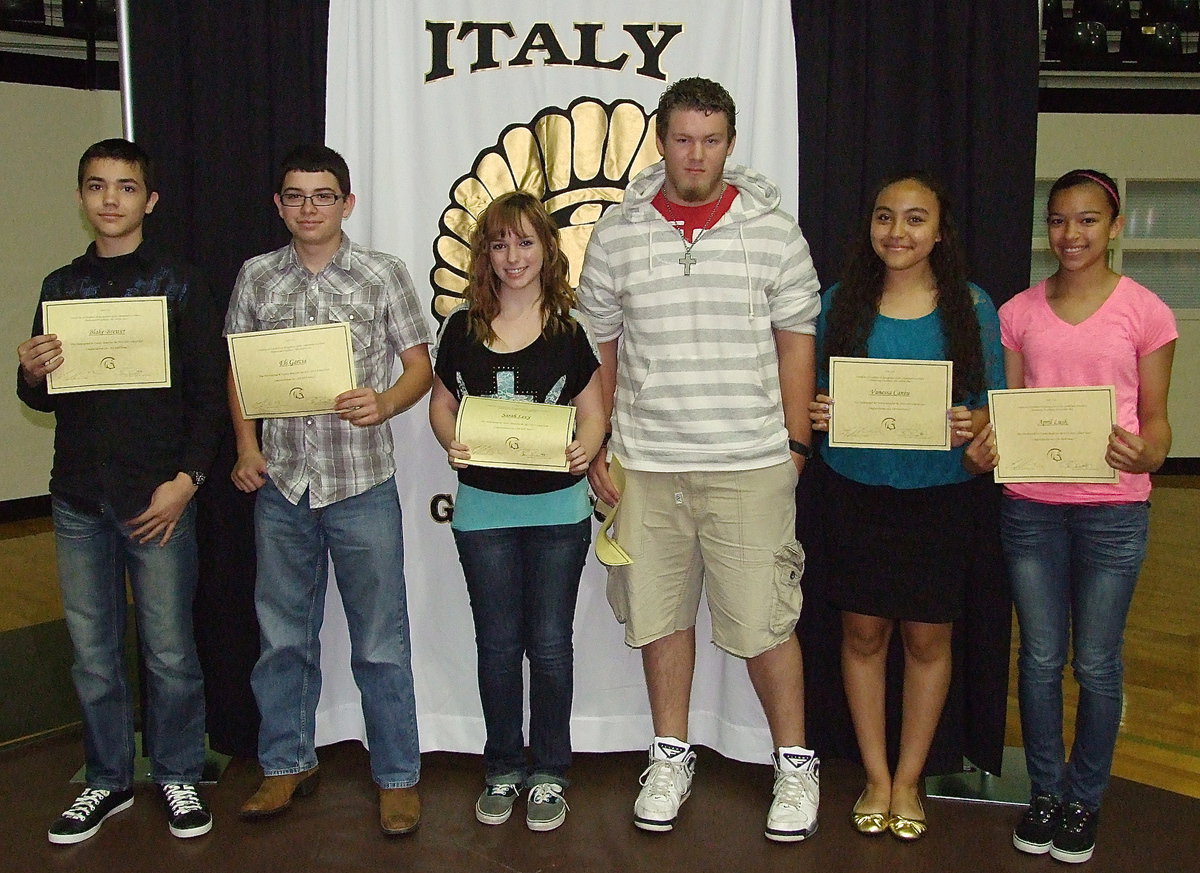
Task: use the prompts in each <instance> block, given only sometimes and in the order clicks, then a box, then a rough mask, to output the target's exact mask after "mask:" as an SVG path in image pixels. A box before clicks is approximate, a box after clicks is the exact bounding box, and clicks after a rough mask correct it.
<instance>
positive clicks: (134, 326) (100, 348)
mask: <svg viewBox="0 0 1200 873" xmlns="http://www.w3.org/2000/svg"><path fill="white" fill-rule="evenodd" d="M42 326H43V330H45V332H46V333H52V334H54V335H56V336H57V337H58V339H59V341H60V342H61V343H62V358H63V360H62V364H61V365H60V366H59V367H58V369H57V370H55V371H54V372H53V373H50V374H49V375H48V376H47V377H46V390H47V391H48V392H49V393H50V394H67V393H69V392H72V391H115V390H118V389H126V388H170V387H171V347H170V343H169V342H168V340H167V337H168V336H169V333H168V330H167V298H166V297H98V298H93V299H91V300H47V301H44V302H43V303H42Z"/></svg>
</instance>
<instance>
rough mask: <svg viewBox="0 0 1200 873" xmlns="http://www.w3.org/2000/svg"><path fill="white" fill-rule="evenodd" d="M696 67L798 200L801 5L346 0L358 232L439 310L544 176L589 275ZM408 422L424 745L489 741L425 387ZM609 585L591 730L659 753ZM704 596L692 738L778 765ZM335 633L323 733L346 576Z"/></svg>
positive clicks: (412, 612)
mask: <svg viewBox="0 0 1200 873" xmlns="http://www.w3.org/2000/svg"><path fill="white" fill-rule="evenodd" d="M697 75H698V76H705V77H707V78H710V79H715V80H716V81H719V82H721V83H722V84H723V85H724V86H725V87H726V88H727V89H728V90H729V92H730V93H731V94H732V95H733V98H734V100H735V102H736V103H737V107H738V114H737V143H736V147H735V150H734V153H733V156H732V158H731V160H732V161H734V162H736V163H743V164H748V165H750V166H752V167H754V168H755V169H757V170H760V171H762V172H764V173H765V174H767V175H768V176H769V177H771V178H772V179H773V180H774V181H775V182H776V183H777V184H778V185H779V186H780V188H781V190H782V192H783V202H784V208H786V209H788V210H789V211H791V212H793V213H794V212H795V207H796V198H797V192H798V184H797V178H796V172H797V169H796V168H797V149H798V141H797V139H798V137H797V128H796V112H797V108H796V62H795V47H794V44H793V39H792V21H791V12H790V7H789V4H788V3H786V2H783V0H758V2H753V0H744V2H725V3H720V4H702V3H696V2H694V0H693V2H679V0H609V2H606V3H603V4H597V3H595V2H582V0H569V2H568V0H556V2H548V0H547V2H529V0H513V2H507V3H499V2H494V0H492V2H485V0H474V2H471V0H436V2H435V0H414V2H407V3H400V2H387V3H382V2H378V3H376V2H367V0H363V2H353V0H332V2H331V3H330V20H329V58H328V82H327V92H326V142H327V143H328V144H329V145H330V146H332V147H333V148H335V149H337V150H338V151H340V152H341V153H342V154H343V155H345V157H346V159H347V161H348V162H349V164H350V174H351V179H352V184H353V188H354V191H355V192H356V193H357V195H358V205H357V207H356V209H355V211H354V215H353V217H352V218H351V220H350V221H349V222H348V223H347V231H348V233H349V234H350V236H351V237H352V238H353V239H355V240H356V241H357V242H360V243H363V244H365V245H369V246H371V247H372V248H376V249H381V250H383V251H387V252H392V253H395V254H397V255H399V256H400V257H401V258H403V259H404V261H405V262H406V263H407V265H408V267H409V270H410V271H411V273H412V275H413V277H414V279H415V280H416V282H417V285H418V290H419V291H420V292H421V293H425V294H427V295H428V301H429V304H428V306H429V308H428V312H429V314H430V318H431V321H436V319H437V318H438V317H440V315H441V314H444V313H445V312H447V311H448V310H449V308H450V307H451V306H453V305H454V303H455V300H456V297H457V295H459V294H460V293H461V291H462V289H463V287H464V286H465V271H464V267H465V266H466V257H467V252H466V244H465V242H464V240H465V239H466V235H467V233H468V232H469V228H470V224H471V222H472V220H473V216H474V215H476V214H478V211H479V210H480V209H482V208H483V207H484V206H486V205H487V203H488V202H490V201H491V200H492V199H493V198H494V197H496V196H497V195H499V194H500V193H503V192H505V191H509V190H513V189H514V188H517V187H522V188H525V189H527V190H532V191H536V192H537V193H539V195H540V196H541V197H542V199H543V201H544V202H545V203H546V205H547V207H548V209H549V210H550V212H551V214H552V215H554V216H555V218H556V220H557V221H558V224H559V226H560V227H561V228H562V232H563V238H564V249H565V250H566V251H567V253H568V256H569V257H570V258H571V261H572V270H571V275H572V281H574V280H575V278H576V277H577V276H578V274H579V267H580V263H579V262H580V260H581V259H582V255H583V250H584V247H585V246H586V244H587V238H588V236H589V235H590V232H591V226H592V224H593V223H594V222H595V220H596V219H597V218H598V217H599V215H600V214H601V212H602V211H603V209H604V208H606V207H607V206H608V205H609V204H611V203H613V202H615V201H617V200H619V199H620V197H621V195H622V192H623V191H624V186H625V184H626V183H627V182H628V181H629V179H630V178H631V177H632V176H633V175H635V174H636V173H637V172H638V171H639V170H641V169H643V168H644V167H646V166H648V165H649V164H651V163H653V162H654V161H656V160H658V154H657V152H656V151H655V147H654V119H653V114H654V110H655V107H656V106H657V104H658V98H659V95H660V94H661V93H662V91H663V90H664V89H665V88H666V87H667V86H668V85H669V84H670V83H672V82H674V81H676V80H678V79H681V78H684V77H686V76H697ZM393 429H394V432H395V435H396V446H397V448H396V463H397V481H398V482H399V489H400V498H401V502H402V505H403V507H404V512H405V550H406V555H405V568H406V575H407V579H408V599H409V616H410V622H411V628H412V638H413V671H414V673H415V676H416V693H417V715H418V721H419V726H420V732H421V748H422V749H423V750H434V749H441V750H451V751H465V752H476V753H478V752H480V751H482V749H483V741H484V728H483V717H482V713H481V709H480V704H479V695H478V690H477V686H476V673H475V643H474V629H473V626H472V622H471V614H470V609H469V606H468V602H467V592H466V587H465V584H464V583H463V580H462V571H461V568H460V566H459V564H458V558H457V554H456V552H455V548H454V542H453V539H452V537H451V533H450V529H449V525H448V524H447V523H446V522H447V510H448V508H449V506H450V497H451V496H452V495H453V493H454V489H455V479H454V475H453V473H452V471H451V470H450V468H449V467H448V466H447V464H446V460H445V454H444V453H443V452H442V450H441V448H440V447H439V446H438V444H437V442H436V441H435V440H434V438H433V435H432V433H431V432H430V430H429V425H428V422H427V420H426V415H425V406H424V404H421V405H420V406H419V407H417V408H414V409H412V410H410V411H409V412H407V413H405V414H404V415H402V416H399V417H398V418H396V419H393ZM604 583H605V575H604V571H603V568H602V567H601V566H600V565H599V564H598V563H595V562H594V560H593V562H592V563H589V565H588V567H587V568H586V569H585V571H584V578H583V583H582V585H581V588H580V596H579V605H578V609H577V613H576V619H575V704H574V714H573V719H572V734H573V743H574V747H575V749H576V750H579V751H618V750H628V749H644V748H646V747H647V746H648V745H649V742H650V739H651V736H652V733H653V732H652V729H651V724H650V717H649V707H648V704H647V700H646V691H645V686H644V682H643V678H642V670H641V658H640V655H639V654H638V653H637V652H636V651H633V650H630V649H627V648H626V647H625V645H624V643H623V636H622V628H621V626H620V625H618V624H617V623H616V621H615V619H614V618H613V616H612V613H611V611H610V610H609V608H608V604H607V602H606V601H605V596H604ZM701 612H702V615H701V617H700V621H699V623H698V624H697V639H698V640H700V641H701V644H700V650H699V652H698V657H697V662H696V682H695V688H694V691H693V694H692V715H691V740H692V741H693V742H697V743H702V744H704V745H706V746H710V747H712V748H714V749H717V750H718V751H720V752H721V753H723V754H725V755H727V756H729V757H732V758H736V759H739V760H744V761H767V760H768V757H769V754H770V751H771V742H770V735H769V733H768V732H767V729H766V721H765V719H764V718H763V715H762V710H761V708H760V706H759V704H758V701H757V699H756V698H755V696H754V693H753V691H752V689H751V687H750V684H749V681H748V679H747V677H746V670H745V665H744V664H743V662H741V661H740V660H737V659H734V658H731V657H729V656H726V655H724V654H722V653H721V652H719V651H718V650H717V649H715V648H714V647H713V646H711V645H710V644H708V642H707V641H708V639H709V625H708V615H707V612H706V611H705V610H704V609H703V608H702V610H701ZM322 640H323V643H324V653H323V657H322V667H323V670H324V676H325V684H324V689H323V692H322V697H321V705H320V710H319V712H318V722H317V727H318V730H317V739H318V743H320V744H326V743H331V742H336V741H338V740H342V739H351V738H360V739H361V738H362V736H363V734H364V732H363V727H362V714H361V709H360V707H359V701H358V695H357V689H356V688H355V686H354V683H353V680H352V678H351V676H350V671H349V666H348V665H349V644H348V642H347V640H346V635H345V619H344V617H343V615H342V613H341V607H340V603H339V601H338V598H337V597H336V596H333V595H332V593H331V596H330V597H329V598H328V599H327V614H326V631H325V632H324V633H323V635H322Z"/></svg>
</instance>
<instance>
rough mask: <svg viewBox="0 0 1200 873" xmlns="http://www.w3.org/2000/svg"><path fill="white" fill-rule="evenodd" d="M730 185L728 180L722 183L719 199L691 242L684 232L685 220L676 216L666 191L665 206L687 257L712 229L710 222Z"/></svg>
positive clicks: (664, 195) (715, 201)
mask: <svg viewBox="0 0 1200 873" xmlns="http://www.w3.org/2000/svg"><path fill="white" fill-rule="evenodd" d="M728 185H729V183H728V182H723V183H722V185H721V193H720V195H719V196H718V197H717V199H716V200H714V201H713V206H712V209H711V210H709V213H708V218H706V219H704V224H702V225H700V228H699V229H698V230H697V231H696V236H695V238H694V239H693V240H692V241H691V242H688V241H687V237H686V236H685V235H684V233H683V222H682V221H678V220H677V219H676V218H675V210H674V209H672V208H671V201H670V200H669V199H668V198H667V195H666V193H664V194H663V206H664V207H666V210H667V218H669V219H670V220H671V226H672V227H674V228H675V231H676V232H677V233H678V234H679V238H680V239H681V240H682V241H683V255H684V257H687V256H688V255H690V254H691V253H692V246H694V245H695V244H696V243H698V242H700V237H701V236H703V235H704V231H706V230H710V227H709V222H711V221H712V220H713V216H714V215H716V214H717V207H718V206H720V205H721V201H722V200H724V199H725V189H726V188H727V187H728Z"/></svg>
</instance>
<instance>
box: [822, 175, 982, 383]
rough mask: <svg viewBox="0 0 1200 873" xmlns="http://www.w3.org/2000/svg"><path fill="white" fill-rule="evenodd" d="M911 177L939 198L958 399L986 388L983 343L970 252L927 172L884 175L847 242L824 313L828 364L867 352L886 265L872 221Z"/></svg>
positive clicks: (947, 330)
mask: <svg viewBox="0 0 1200 873" xmlns="http://www.w3.org/2000/svg"><path fill="white" fill-rule="evenodd" d="M910 180H911V181H913V182H916V183H917V184H919V185H921V186H923V187H925V188H927V189H929V191H930V192H932V193H933V195H934V197H936V198H937V201H938V213H939V224H938V232H939V234H940V235H941V240H940V241H938V242H936V243H934V246H933V251H932V252H930V254H929V266H930V267H931V269H932V270H933V278H934V282H935V283H936V286H937V292H936V293H937V308H938V312H939V314H940V315H941V320H942V335H943V336H944V337H945V340H946V351H947V354H948V356H949V358H950V360H952V361H953V362H954V386H953V394H954V400H955V402H961V401H962V400H963V399H965V398H966V397H967V396H968V395H971V394H978V393H980V392H981V391H983V388H984V364H983V345H982V342H981V341H980V336H979V320H978V318H976V316H975V301H974V295H973V294H972V291H971V288H970V286H969V285H968V284H967V267H966V255H965V254H964V252H963V248H962V242H961V241H960V239H959V235H958V229H957V227H956V226H955V224H954V216H953V212H952V211H951V206H950V200H949V198H948V196H947V195H946V189H945V188H944V187H943V186H942V184H941V182H939V181H938V180H937V179H935V178H934V177H933V176H931V175H929V174H928V173H924V172H915V173H902V174H900V175H896V176H890V177H888V178H886V179H884V180H883V181H882V182H880V183H879V185H878V186H877V187H876V188H875V190H874V191H873V192H872V193H871V198H870V200H868V201H867V209H866V214H865V216H864V218H863V221H862V223H861V225H860V226H859V229H858V231H857V233H856V234H855V236H854V237H853V238H852V239H851V241H850V245H849V246H848V257H847V259H846V268H845V270H844V271H843V274H842V282H841V285H840V286H839V287H838V290H837V294H836V296H835V297H834V305H833V306H832V307H831V308H830V310H829V313H828V315H827V316H826V334H825V342H824V354H823V357H824V365H825V367H826V369H828V367H829V357H830V356H835V355H836V356H848V357H860V358H861V357H866V355H867V339H868V337H870V335H871V328H872V327H873V326H874V323H875V316H877V315H878V314H879V301H880V300H881V298H882V297H883V285H884V278H885V274H886V273H887V267H886V266H885V265H884V263H883V261H881V260H880V259H879V255H877V254H876V253H875V249H874V248H873V247H872V245H871V224H872V222H873V221H874V218H875V203H876V202H877V201H878V199H879V195H880V194H882V193H883V191H884V189H885V188H887V187H888V186H890V185H894V184H896V183H897V182H904V181H910Z"/></svg>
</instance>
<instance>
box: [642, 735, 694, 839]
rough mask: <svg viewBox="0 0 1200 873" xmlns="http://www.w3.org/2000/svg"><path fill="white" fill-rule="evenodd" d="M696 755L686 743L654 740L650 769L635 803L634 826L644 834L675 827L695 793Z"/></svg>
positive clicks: (651, 749) (646, 772) (660, 739)
mask: <svg viewBox="0 0 1200 873" xmlns="http://www.w3.org/2000/svg"><path fill="white" fill-rule="evenodd" d="M695 772H696V753H695V752H693V751H692V747H691V746H690V745H688V744H687V743H685V742H684V741H683V740H677V739H675V738H674V737H655V738H654V742H653V743H651V745H650V766H649V767H647V768H646V769H645V771H644V772H643V773H642V778H641V780H640V781H641V783H642V790H641V791H640V792H638V797H637V801H636V802H635V803H634V804H633V823H634V824H635V825H637V826H638V827H639V828H641V829H642V830H644V831H669V830H670V829H671V828H673V827H675V818H676V817H677V816H678V815H679V807H681V806H682V805H683V802H684V801H685V800H687V799H688V795H690V794H691V793H692V776H693V775H694V774H695Z"/></svg>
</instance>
